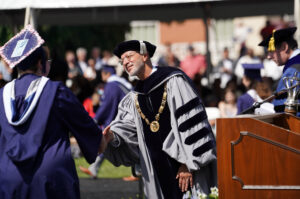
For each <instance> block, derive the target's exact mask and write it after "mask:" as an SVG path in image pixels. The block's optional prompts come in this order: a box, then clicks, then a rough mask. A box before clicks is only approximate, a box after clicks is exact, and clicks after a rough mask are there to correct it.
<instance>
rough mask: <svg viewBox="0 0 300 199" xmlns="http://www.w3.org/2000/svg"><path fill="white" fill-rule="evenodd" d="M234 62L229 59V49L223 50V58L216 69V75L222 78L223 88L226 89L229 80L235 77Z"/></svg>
mask: <svg viewBox="0 0 300 199" xmlns="http://www.w3.org/2000/svg"><path fill="white" fill-rule="evenodd" d="M233 66H234V65H233V60H232V59H230V58H229V50H228V48H227V47H225V48H224V50H223V57H222V59H221V60H220V61H219V63H218V66H217V67H216V71H215V72H216V73H217V74H219V75H220V78H221V85H220V86H221V88H222V89H224V88H225V87H226V84H227V82H228V81H229V80H231V79H232V77H233Z"/></svg>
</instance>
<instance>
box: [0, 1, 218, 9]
mask: <svg viewBox="0 0 300 199" xmlns="http://www.w3.org/2000/svg"><path fill="white" fill-rule="evenodd" d="M212 1H218V0H126V1H125V0H84V1H83V0H1V1H0V2H1V5H0V9H2V10H14V9H24V8H27V7H30V8H35V9H55V8H90V7H115V6H144V5H161V4H182V3H195V2H212ZM219 1H221V0H219Z"/></svg>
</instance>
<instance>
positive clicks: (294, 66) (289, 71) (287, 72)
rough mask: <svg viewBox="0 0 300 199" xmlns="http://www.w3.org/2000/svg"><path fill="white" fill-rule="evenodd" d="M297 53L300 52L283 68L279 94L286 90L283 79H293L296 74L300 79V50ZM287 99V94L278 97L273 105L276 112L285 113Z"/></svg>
mask: <svg viewBox="0 0 300 199" xmlns="http://www.w3.org/2000/svg"><path fill="white" fill-rule="evenodd" d="M296 52H298V54H297V55H296V56H294V57H292V58H291V59H289V60H288V61H287V63H286V64H285V66H284V68H283V74H282V76H281V78H280V80H279V82H278V86H277V89H276V92H279V91H281V90H283V89H286V87H285V84H284V82H283V78H284V77H293V76H294V73H295V72H298V74H297V78H298V79H300V50H299V49H297V50H296ZM299 98H300V95H298V103H299V102H300V100H299ZM286 99H287V93H285V94H283V95H280V96H278V97H276V99H274V100H273V104H274V107H275V111H276V112H284V108H285V105H284V102H285V101H286ZM296 115H297V116H298V117H300V108H299V107H298V112H297V114H296Z"/></svg>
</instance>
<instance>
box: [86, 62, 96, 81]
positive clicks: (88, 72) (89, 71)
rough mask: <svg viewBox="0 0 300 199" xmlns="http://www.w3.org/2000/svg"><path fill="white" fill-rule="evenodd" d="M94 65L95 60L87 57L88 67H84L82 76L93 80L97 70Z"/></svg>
mask: <svg viewBox="0 0 300 199" xmlns="http://www.w3.org/2000/svg"><path fill="white" fill-rule="evenodd" d="M95 66H96V61H95V60H94V59H92V58H90V59H88V67H87V68H86V70H85V73H84V74H83V76H84V77H85V78H86V79H87V80H89V81H93V80H95V79H96V76H97V72H96V68H95Z"/></svg>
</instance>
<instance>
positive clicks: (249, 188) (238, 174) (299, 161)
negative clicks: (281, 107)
mask: <svg viewBox="0 0 300 199" xmlns="http://www.w3.org/2000/svg"><path fill="white" fill-rule="evenodd" d="M216 125H217V157H218V187H219V198H220V199H248V198H249V199H254V198H259V199H261V198H263V199H265V198H270V199H271V198H272V199H277V198H280V199H281V198H282V199H283V198H284V199H287V198H288V199H290V198H291V199H294V198H300V118H298V117H295V116H292V115H289V114H285V113H282V114H272V115H264V116H258V115H241V116H237V117H235V118H219V119H217V123H216Z"/></svg>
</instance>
